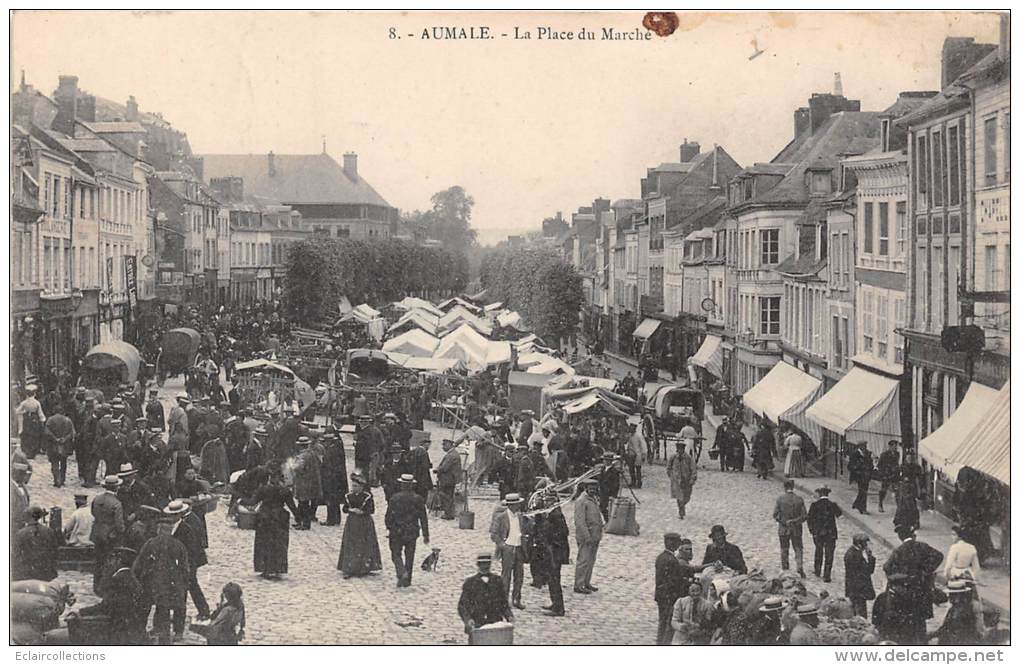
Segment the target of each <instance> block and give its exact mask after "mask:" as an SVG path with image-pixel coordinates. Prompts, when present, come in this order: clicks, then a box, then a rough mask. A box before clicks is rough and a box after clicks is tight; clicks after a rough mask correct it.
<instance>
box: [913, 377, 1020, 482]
mask: <svg viewBox="0 0 1020 665" xmlns="http://www.w3.org/2000/svg"><path fill="white" fill-rule="evenodd" d="M1007 390H1008V389H1007ZM998 394H999V391H997V390H995V389H994V388H989V387H988V386H983V385H981V384H980V383H971V384H970V387H969V388H968V389H967V394H966V395H965V396H964V398H963V401H962V402H960V406H958V407H957V408H956V411H954V412H953V415H951V416H949V419H948V420H947V421H946V422H944V423H943V424H942V427H939V428H938V429H937V430H935V431H934V432H932V433H931V434H929V435H928V436H926V437H925V438H924V439H922V440H921V443H920V444H918V452H919V453H920V454H921V457H923V458H924V459H925V460H926V461H927V462H928V463H929V464H930V465H931V466H932V467H933V468H935V469H937V470H939V471H942V472H944V473H946V474H948V475H952V476H954V477H955V475H956V473H954V472H952V471H951V469H950V467H957V470H958V465H957V464H956V461H957V457H958V453H959V452H960V451H961V448H963V445H964V443H965V442H966V441H967V440H968V438H970V436H971V434H972V433H973V432H975V431H976V430H977V429H978V428H979V427H980V426H981V425H982V423H984V422H985V421H987V420H988V419H989V411H990V410H991V409H992V407H993V406H994V405H995V403H996V398H997V397H998ZM1008 420H1009V419H1008V416H1007V423H1008ZM1007 427H1008V424H1007ZM1007 441H1008V437H1007ZM1006 453H1007V464H1008V454H1009V447H1008V445H1007V448H1006ZM1007 468H1008V467H1007Z"/></svg>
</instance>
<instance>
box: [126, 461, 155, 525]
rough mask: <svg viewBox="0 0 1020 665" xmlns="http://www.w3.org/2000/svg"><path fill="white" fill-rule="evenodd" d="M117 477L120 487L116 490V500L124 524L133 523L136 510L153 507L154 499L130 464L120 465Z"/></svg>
mask: <svg viewBox="0 0 1020 665" xmlns="http://www.w3.org/2000/svg"><path fill="white" fill-rule="evenodd" d="M117 477H118V478H120V479H121V486H120V487H119V488H118V489H117V499H118V500H119V501H120V505H121V507H122V508H123V510H124V523H125V524H128V523H130V522H133V521H134V520H135V518H136V517H137V513H138V509H139V508H141V507H142V506H155V505H156V497H155V496H154V495H153V493H152V490H151V489H149V486H148V485H147V484H145V482H144V481H142V480H139V479H138V469H136V468H135V467H134V466H133V465H132V464H131V463H130V462H127V463H126V464H121V465H120V471H119V472H118V473H117Z"/></svg>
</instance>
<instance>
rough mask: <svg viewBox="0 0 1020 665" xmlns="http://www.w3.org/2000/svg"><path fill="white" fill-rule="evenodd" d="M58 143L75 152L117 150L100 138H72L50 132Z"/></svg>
mask: <svg viewBox="0 0 1020 665" xmlns="http://www.w3.org/2000/svg"><path fill="white" fill-rule="evenodd" d="M51 136H53V137H54V138H55V139H56V140H57V141H59V142H60V145H62V146H64V147H65V148H67V149H68V150H73V151H75V152H117V149H116V148H115V147H113V146H112V145H110V144H109V143H107V142H106V141H104V140H102V139H72V138H67V137H65V136H60V135H57V134H51Z"/></svg>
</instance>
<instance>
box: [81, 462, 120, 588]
mask: <svg viewBox="0 0 1020 665" xmlns="http://www.w3.org/2000/svg"><path fill="white" fill-rule="evenodd" d="M123 482H124V481H122V480H121V479H120V478H118V477H117V476H115V475H109V476H106V478H105V479H104V480H103V490H104V491H103V493H102V494H100V495H98V496H97V497H96V498H94V499H92V517H93V518H94V519H95V522H93V524H92V534H91V536H90V540H92V543H93V545H94V546H95V553H96V569H95V571H94V575H93V579H92V585H93V590H94V591H96V592H98V591H99V589H97V588H95V587H96V586H101V585H102V580H101V575H102V569H103V565H104V564H105V563H106V558H107V556H109V554H110V552H111V551H112V550H113V548H114V547H116V546H117V545H118V544H119V543H120V539H121V536H123V535H124V528H125V527H124V507H123V505H121V502H120V499H119V498H117V490H118V489H119V488H120V486H121V485H122V484H123Z"/></svg>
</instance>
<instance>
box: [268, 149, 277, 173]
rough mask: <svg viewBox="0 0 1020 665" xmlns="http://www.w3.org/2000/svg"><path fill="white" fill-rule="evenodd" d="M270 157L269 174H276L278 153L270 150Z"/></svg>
mask: <svg viewBox="0 0 1020 665" xmlns="http://www.w3.org/2000/svg"><path fill="white" fill-rule="evenodd" d="M268 157H269V175H270V176H274V175H276V155H274V154H273V151H272V150H270V151H269V155H268Z"/></svg>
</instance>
